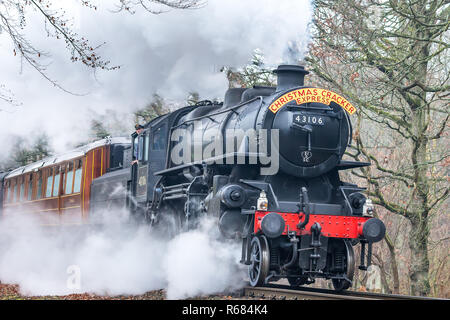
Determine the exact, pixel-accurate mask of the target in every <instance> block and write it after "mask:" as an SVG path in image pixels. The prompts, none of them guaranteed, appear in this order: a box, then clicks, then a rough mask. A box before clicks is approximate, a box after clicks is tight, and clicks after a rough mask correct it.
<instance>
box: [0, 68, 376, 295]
mask: <svg viewBox="0 0 450 320" xmlns="http://www.w3.org/2000/svg"><path fill="white" fill-rule="evenodd" d="M274 72H275V73H276V75H277V86H276V87H263V86H255V87H252V88H232V89H228V91H227V92H226V94H225V99H224V102H223V103H218V102H211V101H202V102H200V103H198V104H197V105H194V106H187V107H184V108H180V109H178V110H176V111H174V112H171V113H168V114H166V115H163V116H160V117H158V118H155V119H153V120H151V121H150V122H149V123H147V124H146V125H145V126H144V130H143V131H142V132H140V133H139V134H137V133H134V134H133V135H132V139H131V143H128V144H126V143H125V142H124V141H109V142H104V143H101V144H100V145H99V146H100V147H101V148H104V150H105V152H104V153H103V151H102V153H101V156H102V157H103V156H104V159H105V162H104V163H105V165H104V167H102V168H101V169H100V171H98V170H97V171H95V170H94V160H93V159H92V160H91V162H89V158H88V156H89V154H92V151H94V158H95V150H100V149H99V148H100V147H98V148H97V149H95V148H90V149H89V148H88V149H86V150H88V151H86V158H83V156H82V155H79V159H81V161H80V162H79V164H75V168H79V169H81V170H80V172H81V173H80V175H79V180H80V181H85V179H86V175H87V176H89V180H88V183H87V185H86V182H84V184H82V186H81V191H80V190H79V191H80V200H79V201H80V203H82V204H83V212H82V217H83V219H86V218H87V217H88V216H89V215H92V216H94V215H95V212H96V211H98V210H101V208H105V207H108V206H110V205H111V204H112V203H114V205H116V206H119V207H123V208H127V210H130V211H131V212H132V213H133V216H134V217H136V221H139V222H141V223H148V224H149V225H150V226H151V227H152V230H153V231H154V232H159V233H160V234H162V235H165V236H169V237H170V236H173V235H174V234H176V233H178V232H180V231H182V230H189V229H192V228H195V227H196V226H197V224H198V223H199V221H201V218H202V217H205V216H208V217H213V218H215V219H217V222H218V229H219V230H220V232H221V234H222V236H223V237H225V238H229V239H237V240H238V241H240V242H241V243H242V257H241V263H243V264H245V265H247V266H248V277H249V281H250V284H251V285H252V286H258V285H263V284H266V283H268V282H271V281H276V280H279V279H281V278H287V279H288V281H289V283H290V284H291V285H292V286H298V285H304V284H310V283H313V282H314V281H315V279H317V278H325V279H331V280H332V283H333V286H334V288H335V289H336V290H345V289H347V288H349V287H350V286H351V284H352V279H353V275H354V270H355V264H356V261H355V255H354V250H353V246H355V245H357V244H360V245H361V261H360V265H359V268H360V269H362V270H366V269H367V267H368V266H369V265H370V263H371V253H372V244H373V243H375V242H378V241H380V240H381V239H383V237H384V235H385V226H384V224H383V222H382V221H380V220H379V219H377V218H374V217H373V216H372V215H371V212H372V205H371V202H370V199H367V198H366V197H365V196H364V194H363V191H364V189H363V188H360V187H358V186H357V185H354V184H350V183H346V182H343V181H341V180H340V176H339V171H341V170H346V169H351V168H358V167H364V166H368V165H370V163H365V162H355V161H345V160H342V157H343V155H344V152H345V150H346V147H347V145H348V144H349V143H350V141H351V137H352V126H351V122H350V116H351V114H353V113H354V112H355V110H356V109H355V107H354V106H352V105H351V103H350V102H348V101H347V100H346V99H345V98H344V97H342V96H340V95H338V94H337V93H334V92H332V91H329V90H326V89H321V88H313V87H309V86H304V77H305V75H306V74H308V71H306V70H305V69H304V68H303V67H302V66H295V65H280V66H278V68H277V69H276V70H274ZM105 146H107V147H105ZM102 150H103V149H102ZM114 150H115V151H114ZM97 154H99V153H97ZM97 159H98V158H97ZM102 159H103V158H102ZM97 161H98V160H97ZM102 161H103V160H102ZM53 163H56V162H55V161H54V162H53ZM102 163H103V162H102ZM91 165H92V170H91V168H90V166H91ZM64 168H65V169H64V170H63V169H60V170H59V172H60V178H59V180H60V181H66V180H67V177H68V172H70V171H69V167H67V168H66V167H64ZM83 170H85V171H86V170H89V171H88V172H83ZM22 171H23V172H25V171H26V168H25V169H23V170H22ZM53 172H55V171H53ZM63 172H65V173H63ZM94 172H95V176H94ZM91 174H92V176H91ZM0 178H1V179H3V180H4V182H3V183H2V185H4V190H5V191H4V192H0V194H4V197H5V199H7V197H8V194H7V192H8V190H11V188H10V187H9V186H10V185H11V182H9V181H8V175H6V176H3V177H0ZM83 179H84V180H83ZM24 181H25V180H24ZM71 183H72V184H73V185H74V184H75V182H74V181H73V176H72V180H71ZM44 184H45V181H44ZM61 185H64V182H62V183H61V184H60V185H59V188H60V189H59V196H61V195H63V194H64V192H65V190H64V188H65V187H64V186H61ZM34 186H36V182H35V183H34ZM118 186H120V187H121V188H119V189H118ZM40 187H41V188H43V189H42V190H44V188H45V185H41V186H40ZM35 188H36V187H35ZM25 189H26V188H25ZM53 189H54V187H53ZM84 190H87V191H86V192H85V191H84ZM118 190H119V191H118ZM0 191H2V190H0ZM72 191H73V189H72ZM36 192H37V191H33V192H32V197H31V199H33V197H35V196H36ZM25 193H26V192H25ZM57 194H58V192H57ZM8 199H9V198H8ZM86 201H88V203H85V202H86ZM4 209H5V206H4ZM88 212H89V215H88ZM61 216H62V215H61Z"/></svg>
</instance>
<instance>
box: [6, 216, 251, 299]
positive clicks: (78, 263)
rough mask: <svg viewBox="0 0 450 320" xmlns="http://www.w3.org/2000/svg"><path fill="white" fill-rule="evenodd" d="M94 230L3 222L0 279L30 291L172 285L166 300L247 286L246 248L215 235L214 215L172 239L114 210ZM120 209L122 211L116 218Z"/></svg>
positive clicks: (134, 290) (25, 220)
mask: <svg viewBox="0 0 450 320" xmlns="http://www.w3.org/2000/svg"><path fill="white" fill-rule="evenodd" d="M110 213H111V214H110V216H109V217H108V220H109V223H107V224H106V225H103V227H102V228H96V229H95V230H89V231H87V230H86V229H80V228H78V227H73V226H71V227H64V228H63V229H61V230H59V231H58V229H56V228H54V227H53V228H52V227H40V226H39V225H38V221H37V220H36V219H31V218H30V217H31V216H30V215H28V216H25V215H21V216H20V217H19V215H18V214H17V215H15V216H14V217H5V218H3V219H2V220H1V222H0V281H1V282H3V283H16V284H19V286H20V289H21V292H22V293H23V294H26V295H64V294H70V293H83V292H89V293H95V294H107V295H120V294H142V293H145V292H147V291H150V290H155V289H166V290H167V298H168V299H182V298H186V297H193V296H196V295H201V294H213V293H219V292H222V291H224V290H228V289H236V288H239V287H240V286H242V285H243V284H244V282H243V278H244V275H245V271H244V268H243V267H242V266H241V265H239V258H240V246H239V245H238V244H236V243H228V242H225V241H223V240H219V238H218V237H217V235H218V230H217V226H216V224H215V223H214V221H213V220H211V219H205V220H204V221H202V223H201V226H200V228H199V229H198V230H194V231H190V232H186V233H181V234H179V235H178V236H176V237H175V238H174V239H172V240H170V241H166V240H164V239H159V238H156V237H155V236H154V235H152V234H151V233H150V232H149V230H148V228H147V227H145V226H133V225H130V224H124V223H123V214H122V213H121V212H119V213H118V212H111V211H110ZM114 214H117V216H116V217H114Z"/></svg>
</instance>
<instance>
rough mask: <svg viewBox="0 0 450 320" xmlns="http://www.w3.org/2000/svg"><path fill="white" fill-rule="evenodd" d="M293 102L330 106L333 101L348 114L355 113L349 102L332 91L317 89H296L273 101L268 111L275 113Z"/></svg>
mask: <svg viewBox="0 0 450 320" xmlns="http://www.w3.org/2000/svg"><path fill="white" fill-rule="evenodd" d="M291 101H295V102H296V103H297V104H298V105H301V104H304V103H310V102H318V103H323V104H326V105H330V103H331V102H332V101H333V102H335V103H337V104H338V105H340V106H341V107H342V108H343V109H344V110H345V111H347V112H348V113H349V114H353V113H355V111H356V109H355V107H354V106H352V104H351V103H350V102H348V101H347V99H345V98H344V97H342V96H340V95H338V94H337V93H334V92H333V91H330V90H326V89H319V88H304V89H297V90H293V91H290V92H288V93H285V94H284V95H282V96H281V97H279V98H278V99H277V100H275V101H274V102H273V103H272V104H271V105H270V106H269V109H270V111H272V112H273V113H277V112H278V110H280V109H281V108H282V107H283V106H284V105H285V104H287V103H289V102H291Z"/></svg>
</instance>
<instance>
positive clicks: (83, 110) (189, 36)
mask: <svg viewBox="0 0 450 320" xmlns="http://www.w3.org/2000/svg"><path fill="white" fill-rule="evenodd" d="M114 2H118V0H117V1H116V0H114V1H100V0H98V1H96V4H98V10H96V11H94V10H90V9H87V8H84V7H81V6H80V4H79V2H78V1H72V2H68V4H65V9H66V12H68V13H67V15H68V17H71V16H73V17H74V18H75V20H74V21H75V24H76V30H75V31H77V33H78V34H79V35H80V36H86V37H87V38H88V39H89V41H90V43H92V45H97V44H101V43H104V42H106V44H105V45H104V46H103V47H101V49H100V50H99V54H100V55H101V56H102V57H103V58H105V59H108V60H110V61H111V64H112V65H120V66H121V68H120V69H118V70H115V71H103V70H97V71H96V72H95V74H93V73H92V70H90V69H88V68H85V67H83V66H82V65H80V64H77V63H70V54H69V52H68V51H67V49H66V48H65V46H64V43H63V42H62V41H58V40H56V39H53V38H48V37H47V36H46V32H45V27H44V24H43V23H42V21H43V20H42V17H40V16H39V15H38V14H37V13H32V12H30V14H31V18H30V20H29V21H28V24H27V25H28V27H27V28H26V29H25V36H26V37H27V39H29V40H30V41H32V42H33V43H34V44H35V45H36V46H37V47H39V48H41V49H42V50H43V51H46V52H49V53H51V59H45V58H43V57H42V58H40V59H42V61H40V62H42V63H43V64H45V65H47V64H48V66H47V68H46V72H47V74H48V75H49V76H50V77H51V78H52V79H54V80H56V81H57V82H58V83H59V84H60V85H62V86H63V87H64V88H66V89H68V90H70V91H72V92H75V93H88V94H87V95H82V96H77V95H70V94H67V93H65V92H63V91H61V90H59V89H57V88H55V87H54V86H53V85H52V84H51V83H49V82H48V81H46V80H44V79H43V78H42V76H41V75H40V74H38V73H37V72H36V71H35V70H33V69H31V68H30V67H29V66H28V65H27V64H26V63H21V61H20V58H19V57H18V56H14V54H13V46H12V44H11V41H10V39H9V38H8V37H7V35H6V34H5V33H1V34H0V57H1V58H0V65H1V72H0V85H2V84H3V85H6V87H7V88H8V90H10V91H12V92H13V93H14V94H15V96H16V99H17V100H19V101H20V102H22V103H23V104H22V105H21V106H19V107H16V106H11V105H8V104H7V103H6V102H3V101H2V100H0V109H1V110H3V111H0V149H1V150H4V147H5V146H6V145H7V144H8V143H7V140H8V139H6V137H7V136H8V135H9V134H19V135H21V136H28V135H29V132H30V131H33V130H37V131H38V132H46V133H47V134H48V135H49V136H50V137H51V140H52V141H51V143H52V149H54V150H55V152H61V151H62V150H65V149H66V148H68V147H69V148H70V146H68V144H72V146H73V145H74V144H76V143H78V142H79V141H83V140H85V139H86V138H87V132H88V131H89V125H90V121H91V120H92V119H93V117H94V116H95V115H102V114H106V113H109V111H108V110H114V111H116V112H118V113H123V114H126V115H127V116H128V115H130V113H131V112H132V111H133V110H136V109H137V108H142V107H144V106H145V105H146V103H148V102H149V101H150V100H151V98H152V95H153V94H154V93H159V94H160V95H161V96H163V97H164V98H166V99H169V100H170V99H173V100H185V99H186V97H187V96H188V93H189V92H192V91H195V92H198V93H199V94H200V96H201V97H202V98H204V99H210V100H212V99H214V98H218V99H219V100H222V99H223V96H224V94H225V91H226V89H227V87H228V84H227V80H226V76H225V74H224V73H222V72H220V69H221V68H222V67H223V66H230V67H234V68H239V67H242V66H243V65H245V64H247V63H248V62H249V60H250V59H251V56H252V53H253V52H254V50H255V49H260V50H261V52H262V53H263V54H264V56H265V61H266V63H267V64H268V66H269V67H271V66H273V67H276V65H277V64H279V63H288V62H290V63H292V62H294V63H295V62H298V60H299V59H301V58H302V57H303V55H304V53H305V51H306V48H307V43H308V41H309V32H308V23H309V22H310V21H311V18H312V6H311V1H310V0H296V1H293V0H245V1H243V0H208V1H207V5H206V6H205V7H204V8H201V9H198V10H171V11H169V12H167V13H163V14H160V15H152V14H149V13H147V12H145V11H144V10H138V11H137V12H136V14H134V15H131V14H129V13H126V12H122V13H112V12H111V10H112V9H115V6H114ZM64 3H65V2H64ZM70 3H72V5H70ZM58 5H59V4H58V3H56V2H55V6H58ZM125 118H126V117H125V116H124V117H123V119H125ZM132 121H133V119H132V118H131V119H128V118H126V122H127V123H129V128H130V130H131V129H132ZM131 131H132V130H131ZM131 131H130V134H131ZM5 142H6V143H5Z"/></svg>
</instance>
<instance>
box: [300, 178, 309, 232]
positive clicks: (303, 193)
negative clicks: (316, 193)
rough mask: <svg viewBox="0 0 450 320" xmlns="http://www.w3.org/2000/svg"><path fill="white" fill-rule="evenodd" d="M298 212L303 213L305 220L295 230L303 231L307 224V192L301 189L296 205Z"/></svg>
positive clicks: (303, 188)
mask: <svg viewBox="0 0 450 320" xmlns="http://www.w3.org/2000/svg"><path fill="white" fill-rule="evenodd" d="M298 207H299V211H300V210H302V211H303V212H304V213H305V220H304V221H303V222H302V223H299V224H298V225H297V228H299V229H303V228H304V227H305V226H306V225H307V224H308V222H309V214H310V212H309V197H308V190H307V189H306V188H305V187H302V189H301V193H300V204H299V205H298Z"/></svg>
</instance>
